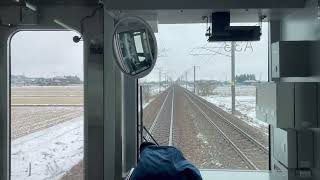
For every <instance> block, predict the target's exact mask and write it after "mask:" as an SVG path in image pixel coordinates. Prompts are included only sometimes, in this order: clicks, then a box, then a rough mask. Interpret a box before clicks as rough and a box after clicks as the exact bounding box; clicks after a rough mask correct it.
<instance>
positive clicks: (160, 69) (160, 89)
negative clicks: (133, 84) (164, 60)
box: [159, 68, 161, 94]
mask: <svg viewBox="0 0 320 180" xmlns="http://www.w3.org/2000/svg"><path fill="white" fill-rule="evenodd" d="M160 93H161V68H160V69H159V94H160Z"/></svg>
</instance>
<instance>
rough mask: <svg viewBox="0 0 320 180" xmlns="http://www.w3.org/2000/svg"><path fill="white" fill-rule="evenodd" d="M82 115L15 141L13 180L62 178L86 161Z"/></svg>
mask: <svg viewBox="0 0 320 180" xmlns="http://www.w3.org/2000/svg"><path fill="white" fill-rule="evenodd" d="M83 143H84V141H83V116H81V117H78V118H74V119H72V120H70V121H67V122H64V123H61V124H58V125H56V126H53V127H50V128H47V129H44V130H41V131H38V132H35V133H32V134H28V135H26V136H23V137H21V138H18V139H15V140H14V141H12V145H11V168H12V169H11V179H12V180H45V179H50V180H51V179H53V180H55V179H57V180H58V179H60V178H61V177H62V176H63V175H64V173H65V172H66V171H68V170H70V169H71V168H72V167H73V166H75V165H76V164H78V163H79V162H80V161H81V160H82V159H83Z"/></svg>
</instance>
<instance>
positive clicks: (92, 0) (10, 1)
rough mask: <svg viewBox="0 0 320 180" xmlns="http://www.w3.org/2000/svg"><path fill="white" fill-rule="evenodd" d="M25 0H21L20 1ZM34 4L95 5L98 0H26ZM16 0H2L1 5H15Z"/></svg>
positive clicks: (0, 0)
mask: <svg viewBox="0 0 320 180" xmlns="http://www.w3.org/2000/svg"><path fill="white" fill-rule="evenodd" d="M21 1H23V0H20V2H21ZM26 1H27V2H29V3H31V4H34V5H95V4H97V3H98V0H26ZM15 4H17V1H16V0H0V5H15Z"/></svg>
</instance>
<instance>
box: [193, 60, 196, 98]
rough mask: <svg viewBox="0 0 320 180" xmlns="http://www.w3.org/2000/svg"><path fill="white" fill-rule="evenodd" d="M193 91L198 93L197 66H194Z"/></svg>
mask: <svg viewBox="0 0 320 180" xmlns="http://www.w3.org/2000/svg"><path fill="white" fill-rule="evenodd" d="M193 93H194V94H196V66H193Z"/></svg>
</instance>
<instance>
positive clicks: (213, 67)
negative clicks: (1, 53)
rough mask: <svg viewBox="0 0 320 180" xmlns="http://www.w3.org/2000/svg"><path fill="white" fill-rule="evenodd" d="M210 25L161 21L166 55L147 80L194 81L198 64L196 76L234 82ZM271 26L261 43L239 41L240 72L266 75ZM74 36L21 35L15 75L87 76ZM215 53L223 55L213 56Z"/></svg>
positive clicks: (14, 49)
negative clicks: (208, 29) (210, 36)
mask: <svg viewBox="0 0 320 180" xmlns="http://www.w3.org/2000/svg"><path fill="white" fill-rule="evenodd" d="M205 29H206V27H205V25H204V24H180V25H179V24H175V25H159V32H158V33H157V34H156V37H157V39H158V46H159V52H160V56H161V57H159V58H158V61H157V64H156V66H155V69H154V71H153V72H152V73H151V74H150V75H148V76H147V77H146V78H144V79H143V80H158V78H159V69H161V70H162V72H166V73H167V74H168V76H170V77H172V79H174V80H175V79H177V78H178V77H179V76H181V75H185V72H187V74H188V79H189V80H191V79H192V78H193V69H192V67H193V66H197V73H196V74H197V79H214V80H229V79H230V62H231V60H230V57H228V55H230V52H228V50H229V47H228V46H227V47H226V48H225V47H224V44H221V43H208V42H207V37H205V36H204V34H205ZM267 29H268V27H267V25H266V24H264V26H263V36H262V39H261V41H259V42H253V43H251V44H247V43H238V48H237V49H238V50H239V51H240V52H237V53H236V74H243V73H252V74H255V75H256V77H257V79H261V80H266V79H267V69H268V59H267V58H268V31H267ZM74 35H76V34H75V33H74V32H67V31H66V32H19V33H17V34H16V35H14V36H13V39H12V42H11V47H12V53H11V55H12V62H11V63H12V66H11V67H12V74H15V75H26V76H32V77H52V76H62V75H77V76H79V77H81V79H83V50H82V48H83V47H82V42H80V43H78V44H76V43H74V42H73V41H72V37H73V36H74ZM217 47H222V48H220V49H217ZM246 47H247V48H246ZM201 48H202V49H201ZM226 50H227V51H226ZM213 51H218V52H219V54H216V55H214V54H213ZM196 54H207V55H196ZM221 54H222V55H221ZM195 55H196V56H195ZM162 78H163V79H164V76H163V77H162Z"/></svg>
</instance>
